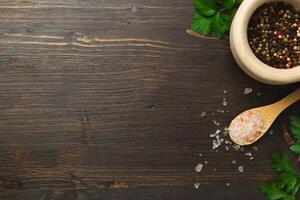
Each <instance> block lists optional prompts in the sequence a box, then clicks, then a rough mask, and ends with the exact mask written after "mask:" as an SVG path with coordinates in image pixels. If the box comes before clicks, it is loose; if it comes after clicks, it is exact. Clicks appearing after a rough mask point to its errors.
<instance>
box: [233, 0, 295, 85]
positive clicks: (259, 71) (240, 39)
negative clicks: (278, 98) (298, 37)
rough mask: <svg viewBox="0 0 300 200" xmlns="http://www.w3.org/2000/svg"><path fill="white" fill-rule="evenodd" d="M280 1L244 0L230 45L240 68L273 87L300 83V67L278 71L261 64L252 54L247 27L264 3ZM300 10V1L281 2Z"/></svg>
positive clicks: (236, 17)
mask: <svg viewBox="0 0 300 200" xmlns="http://www.w3.org/2000/svg"><path fill="white" fill-rule="evenodd" d="M279 1H280V0H244V1H243V3H242V4H241V5H240V7H239V9H238V11H237V13H236V15H235V17H234V19H233V22H232V25H231V30H230V45H231V50H232V53H233V56H234V58H235V60H236V62H237V63H238V64H239V66H240V67H241V68H242V69H243V70H244V71H245V72H246V73H247V74H248V75H250V76H251V77H252V78H254V79H256V80H258V81H261V82H263V83H267V84H272V85H284V84H290V83H295V82H300V66H298V67H294V68H292V69H276V68H273V67H270V66H268V65H266V64H264V63H263V62H261V61H260V60H259V59H258V58H257V57H256V56H255V55H254V53H253V52H252V50H251V48H250V46H249V43H248V37H247V27H248V23H249V20H250V18H251V16H252V14H253V13H254V12H255V10H256V9H257V8H259V7H260V6H261V5H263V4H264V3H270V2H279ZM281 1H284V2H286V3H290V4H292V5H294V6H295V8H297V9H300V0H281Z"/></svg>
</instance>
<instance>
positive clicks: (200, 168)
mask: <svg viewBox="0 0 300 200" xmlns="http://www.w3.org/2000/svg"><path fill="white" fill-rule="evenodd" d="M202 168H203V164H201V163H199V164H198V165H197V166H196V168H195V170H196V172H198V173H199V172H201V171H202Z"/></svg>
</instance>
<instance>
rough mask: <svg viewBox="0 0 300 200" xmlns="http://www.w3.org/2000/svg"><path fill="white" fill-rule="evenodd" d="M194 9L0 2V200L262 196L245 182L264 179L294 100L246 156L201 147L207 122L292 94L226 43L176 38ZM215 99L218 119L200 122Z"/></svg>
mask: <svg viewBox="0 0 300 200" xmlns="http://www.w3.org/2000/svg"><path fill="white" fill-rule="evenodd" d="M193 12H194V10H193V2H192V0H175V1H174V0H162V1H159V0H28V1H22V0H1V1H0V70H1V73H0V188H1V190H0V198H2V199H5V200H52V199H53V200H54V199H55V200H56V199H57V200H58V199H59V200H69V199H70V200H73V199H74V200H88V199H91V200H99V199H104V200H107V199H114V200H123V199H124V200H125V199H126V200H127V199H128V200H134V199H144V200H155V199H164V200H168V199H178V200H182V199H185V200H191V199H201V200H220V199H225V200H229V199H230V200H240V199H244V200H253V199H256V200H260V199H261V200H263V199H265V198H264V197H263V195H262V194H261V193H260V192H259V190H258V188H257V186H258V184H259V183H262V182H264V181H267V180H272V179H273V178H274V176H276V174H275V173H274V172H272V170H271V168H270V154H271V152H273V151H276V150H280V149H287V145H286V144H285V142H284V141H283V139H282V125H283V124H287V117H288V116H289V115H290V114H291V113H296V114H297V113H298V114H300V110H299V109H300V104H297V105H294V106H292V107H291V108H290V109H289V110H288V111H286V112H285V113H283V115H282V116H281V117H280V119H279V120H277V121H276V123H275V125H274V127H273V129H274V131H275V132H274V134H273V135H269V134H268V135H267V136H266V137H264V138H263V139H262V140H261V141H260V142H258V143H257V144H256V146H257V147H258V148H259V151H258V152H254V151H252V148H251V147H249V148H246V150H245V151H251V152H252V153H253V154H254V160H252V161H249V159H248V158H247V157H245V156H244V155H243V153H240V152H236V151H232V150H230V151H225V150H224V148H223V149H222V150H220V151H219V152H218V153H214V152H211V139H210V138H209V136H208V135H209V133H212V132H214V131H215V130H216V127H215V126H214V125H213V123H212V120H214V119H215V120H217V121H219V122H221V123H222V126H225V125H227V124H228V123H229V122H230V120H231V119H232V118H233V117H234V116H235V115H236V114H238V113H239V112H241V111H243V110H245V109H247V108H251V107H254V106H260V105H264V104H268V103H271V102H273V101H275V100H278V99H280V98H281V97H284V96H285V95H287V94H288V93H289V92H291V91H292V90H293V89H295V88H296V87H297V85H290V86H268V85H264V84H261V83H258V82H256V81H254V80H252V79H251V78H249V77H248V76H247V75H245V74H244V73H243V72H242V71H241V70H240V69H239V68H238V66H237V65H236V63H235V61H234V60H233V58H232V55H231V52H230V48H229V42H228V39H227V38H224V39H223V40H216V39H214V38H197V37H193V36H190V35H188V34H186V31H185V30H186V28H188V27H189V26H190V24H191V19H192V15H193ZM245 87H252V88H253V89H254V91H255V92H254V93H253V94H250V95H243V94H242V93H243V90H244V88H245ZM223 90H227V91H228V92H227V94H223ZM258 92H261V93H262V95H261V96H260V97H258V96H256V95H255V94H256V93H258ZM224 97H226V98H227V99H228V106H227V107H226V109H228V110H229V112H228V113H227V112H226V113H224V114H217V113H216V114H215V115H211V114H210V113H211V112H215V111H216V109H219V108H222V105H221V103H222V99H223V98H224ZM202 111H206V112H207V113H208V115H207V116H206V117H205V118H201V116H200V115H201V112H202ZM199 153H202V154H203V156H202V157H199V156H198V154H199ZM205 160H207V161H208V164H207V165H205V166H204V168H203V171H202V172H201V173H196V172H195V170H194V168H195V166H196V164H197V163H198V162H202V163H203V162H204V161H205ZM232 160H237V162H238V164H237V165H232V164H231V161H232ZM238 165H243V166H244V172H243V173H240V172H238V170H237V166H238ZM195 182H200V183H201V186H200V187H199V189H198V190H196V189H195V188H194V186H193V184H194V183H195ZM226 183H230V186H229V187H228V186H226Z"/></svg>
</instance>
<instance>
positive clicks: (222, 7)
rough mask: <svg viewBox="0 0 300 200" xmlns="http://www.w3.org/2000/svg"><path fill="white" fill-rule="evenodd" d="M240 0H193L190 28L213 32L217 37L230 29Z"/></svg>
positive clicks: (207, 32)
mask: <svg viewBox="0 0 300 200" xmlns="http://www.w3.org/2000/svg"><path fill="white" fill-rule="evenodd" d="M241 2H242V0H194V4H195V8H196V14H195V15H194V22H193V24H192V26H191V28H192V30H194V31H196V32H200V33H202V34H204V35H209V34H210V33H211V32H215V34H216V36H217V37H218V38H222V37H223V35H224V34H225V33H226V32H228V31H229V30H230V26H231V23H232V20H233V17H234V15H235V13H236V11H237V7H238V6H239V4H240V3H241Z"/></svg>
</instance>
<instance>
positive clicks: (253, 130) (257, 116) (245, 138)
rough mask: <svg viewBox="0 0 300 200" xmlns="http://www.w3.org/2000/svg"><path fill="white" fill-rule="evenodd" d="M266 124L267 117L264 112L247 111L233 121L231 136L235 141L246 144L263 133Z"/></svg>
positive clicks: (230, 130)
mask: <svg viewBox="0 0 300 200" xmlns="http://www.w3.org/2000/svg"><path fill="white" fill-rule="evenodd" d="M264 125H265V118H264V115H263V114H262V113H259V112H256V111H251V110H250V111H245V112H243V113H242V114H240V115H239V116H237V117H236V118H235V119H234V120H233V121H232V122H231V124H230V126H229V132H230V137H231V139H232V140H233V141H234V142H235V143H237V144H239V145H246V144H248V143H251V142H254V141H255V140H256V139H257V138H258V137H259V136H260V135H261V134H262V130H263V128H264Z"/></svg>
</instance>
